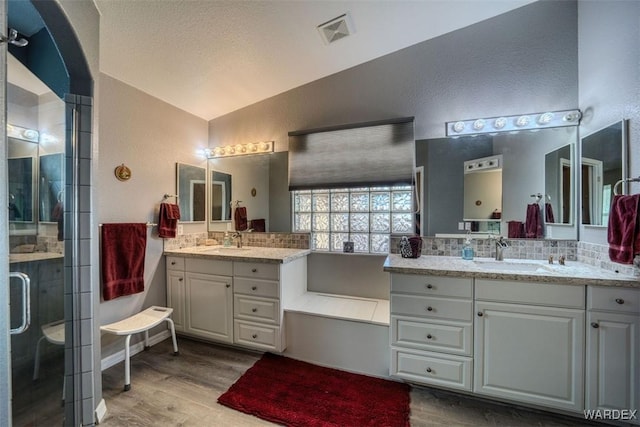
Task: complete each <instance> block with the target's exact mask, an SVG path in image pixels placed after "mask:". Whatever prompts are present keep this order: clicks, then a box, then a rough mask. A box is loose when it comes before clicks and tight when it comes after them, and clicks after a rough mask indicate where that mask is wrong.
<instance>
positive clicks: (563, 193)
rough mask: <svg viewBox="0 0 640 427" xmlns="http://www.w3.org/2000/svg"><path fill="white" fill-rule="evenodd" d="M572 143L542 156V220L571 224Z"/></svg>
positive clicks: (550, 222) (572, 199)
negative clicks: (543, 191) (543, 190)
mask: <svg viewBox="0 0 640 427" xmlns="http://www.w3.org/2000/svg"><path fill="white" fill-rule="evenodd" d="M573 187H574V170H573V145H571V144H567V145H565V146H564V147H560V148H558V149H556V150H553V151H551V152H549V153H547V154H546V155H545V157H544V189H545V193H544V196H543V200H541V201H540V203H544V221H545V222H546V223H547V224H568V225H571V224H573V218H574V214H573V203H574V198H573V194H574V193H573Z"/></svg>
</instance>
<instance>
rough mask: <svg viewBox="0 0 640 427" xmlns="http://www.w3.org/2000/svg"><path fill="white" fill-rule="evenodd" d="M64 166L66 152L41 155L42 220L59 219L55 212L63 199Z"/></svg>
mask: <svg viewBox="0 0 640 427" xmlns="http://www.w3.org/2000/svg"><path fill="white" fill-rule="evenodd" d="M63 167H64V154H62V153H56V154H43V155H41V156H40V168H39V169H40V173H39V177H40V178H39V182H38V193H39V197H38V211H39V215H40V221H42V222H55V221H57V218H54V217H55V215H53V212H54V209H56V206H57V205H58V203H62V201H63V196H64V193H63V192H64V181H63V176H64V175H63Z"/></svg>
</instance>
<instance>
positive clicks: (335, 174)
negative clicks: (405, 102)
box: [289, 117, 415, 191]
mask: <svg viewBox="0 0 640 427" xmlns="http://www.w3.org/2000/svg"><path fill="white" fill-rule="evenodd" d="M413 122H414V118H413V117H405V118H400V119H391V120H385V121H378V122H368V123H359V124H352V125H343V126H335V127H330V128H323V129H313V130H306V131H296V132H289V190H290V191H293V190H304V189H314V188H315V189H317V188H323V189H328V188H343V187H344V188H346V187H359V186H361V187H371V186H382V185H385V186H386V185H398V184H412V183H413V181H414V179H413V176H414V169H415V140H414V129H413Z"/></svg>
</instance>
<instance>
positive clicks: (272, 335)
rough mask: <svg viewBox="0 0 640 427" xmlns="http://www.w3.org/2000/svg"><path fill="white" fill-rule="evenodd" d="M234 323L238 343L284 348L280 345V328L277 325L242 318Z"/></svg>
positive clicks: (276, 349) (277, 348)
mask: <svg viewBox="0 0 640 427" xmlns="http://www.w3.org/2000/svg"><path fill="white" fill-rule="evenodd" d="M233 325H234V337H235V343H236V344H244V345H247V346H250V347H257V348H261V349H265V350H274V351H282V350H283V349H281V348H280V347H281V346H280V345H278V339H279V336H280V328H278V327H277V326H268V325H258V324H254V323H249V322H243V321H241V320H236V321H235V322H233Z"/></svg>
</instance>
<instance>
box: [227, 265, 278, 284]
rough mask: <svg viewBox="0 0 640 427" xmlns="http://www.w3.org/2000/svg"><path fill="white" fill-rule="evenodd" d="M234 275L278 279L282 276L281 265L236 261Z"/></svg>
mask: <svg viewBox="0 0 640 427" xmlns="http://www.w3.org/2000/svg"><path fill="white" fill-rule="evenodd" d="M233 275H234V276H243V277H252V278H256V279H271V280H278V279H279V278H280V265H278V264H265V263H260V262H234V263H233Z"/></svg>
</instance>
